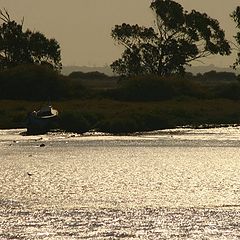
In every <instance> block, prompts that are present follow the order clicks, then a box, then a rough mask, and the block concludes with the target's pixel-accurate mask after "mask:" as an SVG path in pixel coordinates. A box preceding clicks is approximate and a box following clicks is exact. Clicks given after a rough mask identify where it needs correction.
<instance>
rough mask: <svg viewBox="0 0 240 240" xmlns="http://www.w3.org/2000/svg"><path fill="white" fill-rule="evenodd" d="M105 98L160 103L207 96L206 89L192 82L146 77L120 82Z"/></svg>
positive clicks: (181, 79) (136, 77)
mask: <svg viewBox="0 0 240 240" xmlns="http://www.w3.org/2000/svg"><path fill="white" fill-rule="evenodd" d="M106 96H109V97H111V98H114V99H117V100H127V101H161V100H167V99H174V98H180V97H194V98H205V97H207V96H208V89H207V87H206V86H204V85H202V84H201V83H200V82H197V81H193V80H186V79H183V78H176V77H158V76H155V75H151V76H150V75H148V76H134V77H131V78H129V79H125V80H122V81H121V83H120V87H119V88H118V89H113V90H109V91H107V92H106Z"/></svg>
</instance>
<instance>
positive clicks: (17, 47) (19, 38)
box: [0, 10, 62, 70]
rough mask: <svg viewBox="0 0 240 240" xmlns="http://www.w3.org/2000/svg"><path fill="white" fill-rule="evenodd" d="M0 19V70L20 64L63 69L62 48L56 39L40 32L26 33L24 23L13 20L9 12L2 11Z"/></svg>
mask: <svg viewBox="0 0 240 240" xmlns="http://www.w3.org/2000/svg"><path fill="white" fill-rule="evenodd" d="M0 19H1V20H2V24H1V25H0V69H6V68H11V67H15V66H17V65H20V64H39V65H43V64H46V65H49V66H51V67H52V68H53V69H55V70H60V69H61V67H62V65H61V52H60V46H59V44H58V42H57V41H56V40H55V39H48V38H46V37H45V36H44V34H42V33H40V32H32V31H30V30H26V31H24V30H23V21H22V22H21V23H20V24H19V23H17V22H16V21H14V20H11V18H10V16H9V14H8V12H7V11H1V10H0Z"/></svg>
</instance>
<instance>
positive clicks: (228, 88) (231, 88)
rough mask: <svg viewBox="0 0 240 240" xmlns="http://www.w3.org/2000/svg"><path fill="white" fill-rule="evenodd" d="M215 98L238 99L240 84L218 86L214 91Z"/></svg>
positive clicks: (239, 97) (239, 96)
mask: <svg viewBox="0 0 240 240" xmlns="http://www.w3.org/2000/svg"><path fill="white" fill-rule="evenodd" d="M215 92H216V93H215V98H227V99H232V100H239V99H240V83H229V84H224V85H219V86H217V87H216V89H215Z"/></svg>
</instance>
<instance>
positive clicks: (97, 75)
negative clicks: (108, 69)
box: [68, 71, 109, 80]
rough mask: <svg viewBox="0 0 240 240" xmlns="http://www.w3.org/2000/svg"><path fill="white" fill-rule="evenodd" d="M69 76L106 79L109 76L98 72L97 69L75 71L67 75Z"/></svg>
mask: <svg viewBox="0 0 240 240" xmlns="http://www.w3.org/2000/svg"><path fill="white" fill-rule="evenodd" d="M68 76H69V77H71V78H75V79H89V80H95V79H98V80H100V79H107V78H109V76H107V75H106V74H104V73H100V72H98V71H95V72H87V73H84V72H81V71H77V72H72V73H70V74H69V75H68Z"/></svg>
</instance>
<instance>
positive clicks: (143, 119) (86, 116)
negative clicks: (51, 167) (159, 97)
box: [0, 99, 240, 133]
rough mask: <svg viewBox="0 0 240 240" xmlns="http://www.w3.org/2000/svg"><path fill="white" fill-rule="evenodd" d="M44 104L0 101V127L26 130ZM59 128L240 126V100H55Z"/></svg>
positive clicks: (128, 129)
mask: <svg viewBox="0 0 240 240" xmlns="http://www.w3.org/2000/svg"><path fill="white" fill-rule="evenodd" d="M42 105H44V103H43V102H29V101H13V100H1V101H0V128H2V129H3V128H18V127H26V116H27V113H28V112H31V111H33V110H34V109H38V108H39V107H41V106H42ZM52 105H53V106H54V107H55V108H57V109H58V110H59V112H60V128H61V129H62V130H65V131H70V132H78V133H83V132H86V131H89V130H90V129H95V130H98V131H103V132H111V133H130V132H137V131H149V130H157V129H165V128H173V127H176V126H183V125H192V126H199V125H204V124H213V125H214V124H238V123H240V111H239V110H240V101H236V100H235V101H234V100H226V99H181V100H167V101H151V102H140V101H138V102H125V101H114V100H110V99H88V100H86V99H85V100H69V101H54V102H52Z"/></svg>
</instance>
